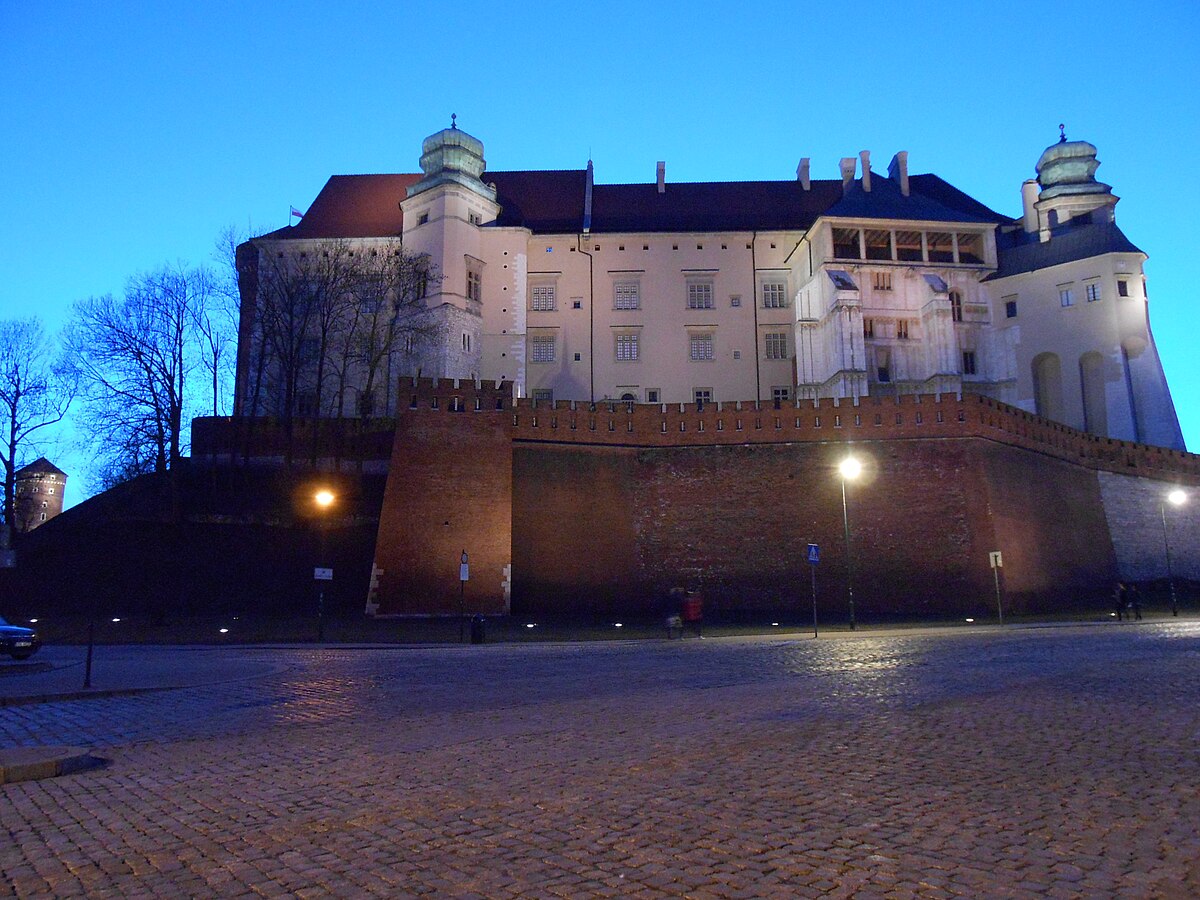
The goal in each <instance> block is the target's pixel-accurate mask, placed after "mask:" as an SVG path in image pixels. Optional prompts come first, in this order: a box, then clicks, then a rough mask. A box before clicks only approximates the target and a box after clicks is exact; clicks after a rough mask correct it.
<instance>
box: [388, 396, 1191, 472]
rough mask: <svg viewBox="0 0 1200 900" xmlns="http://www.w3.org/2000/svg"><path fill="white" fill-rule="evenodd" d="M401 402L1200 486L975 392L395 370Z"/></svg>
mask: <svg viewBox="0 0 1200 900" xmlns="http://www.w3.org/2000/svg"><path fill="white" fill-rule="evenodd" d="M399 389H400V392H401V393H400V396H401V397H402V398H403V397H405V396H407V397H408V398H409V404H408V410H407V411H406V410H403V409H402V410H401V415H405V414H406V413H407V414H411V413H414V412H420V411H434V410H436V411H439V412H449V413H488V414H491V415H494V416H496V417H497V418H500V417H501V416H503V418H504V419H505V422H506V425H507V428H508V430H509V435H510V437H511V438H512V440H514V441H538V442H549V443H562V444H596V445H603V446H620V447H702V446H723V445H740V444H788V443H795V442H801V441H816V442H838V441H841V442H846V443H852V442H859V441H887V440H911V439H929V438H961V437H982V438H987V439H990V440H995V441H999V442H1001V443H1004V444H1008V445H1011V446H1016V447H1021V448H1023V449H1026V450H1032V451H1035V452H1037V453H1041V454H1044V455H1047V456H1051V457H1054V458H1056V459H1060V460H1064V461H1066V462H1071V463H1074V464H1077V465H1082V466H1084V467H1086V468H1090V469H1096V470H1103V471H1108V472H1115V473H1118V474H1127V475H1130V474H1136V475H1142V476H1145V477H1149V478H1157V479H1161V480H1172V481H1178V482H1180V483H1184V484H1191V485H1200V455H1197V454H1194V453H1186V452H1183V451H1180V450H1170V449H1166V448H1162V447H1151V446H1148V445H1145V444H1135V443H1132V442H1129V441H1120V440H1114V439H1112V438H1106V437H1097V436H1096V435H1092V434H1087V433H1085V432H1081V431H1077V430H1075V429H1073V428H1070V427H1068V426H1066V425H1061V424H1059V423H1057V422H1051V421H1049V420H1046V419H1042V418H1040V417H1038V416H1036V415H1034V414H1032V413H1029V412H1026V411H1025V410H1022V409H1018V408H1016V407H1013V406H1009V405H1008V404H1005V403H1001V402H999V401H997V400H993V399H992V398H990V397H985V396H983V395H980V394H971V393H964V394H907V395H901V396H897V397H864V398H861V399H855V400H849V399H843V400H838V399H836V398H822V399H816V400H795V401H789V402H786V403H780V404H778V405H777V404H775V403H773V402H771V401H745V400H741V401H726V402H713V403H704V404H696V403H661V404H660V403H654V404H637V403H632V402H625V401H620V400H602V401H598V402H596V403H589V402H587V401H579V400H556V401H537V400H533V399H530V398H520V399H515V400H514V399H513V398H512V388H511V385H510V384H509V383H507V382H497V383H487V382H485V383H480V382H472V381H470V380H461V381H459V380H451V379H441V380H440V381H439V380H437V379H428V378H422V379H414V378H409V377H405V378H401V379H400V383H399Z"/></svg>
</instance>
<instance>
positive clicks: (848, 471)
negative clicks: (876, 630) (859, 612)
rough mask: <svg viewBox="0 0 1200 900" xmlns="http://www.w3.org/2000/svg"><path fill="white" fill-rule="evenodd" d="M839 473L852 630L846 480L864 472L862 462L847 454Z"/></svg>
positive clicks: (850, 479) (851, 479) (851, 575)
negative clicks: (840, 477)
mask: <svg viewBox="0 0 1200 900" xmlns="http://www.w3.org/2000/svg"><path fill="white" fill-rule="evenodd" d="M838 473H839V474H840V475H841V476H842V524H843V525H844V526H845V529H846V592H847V593H848V594H849V597H850V630H851V631H853V630H854V624H855V623H854V556H853V554H852V552H851V549H850V512H849V509H848V508H847V506H846V482H847V481H854V480H855V479H857V478H858V476H859V475H861V474H862V463H861V462H860V461H859V460H858V459H856V458H855V457H853V456H847V457H846V458H845V459H843V460H842V461H841V462H840V463H838Z"/></svg>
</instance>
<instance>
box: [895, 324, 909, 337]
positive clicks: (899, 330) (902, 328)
mask: <svg viewBox="0 0 1200 900" xmlns="http://www.w3.org/2000/svg"><path fill="white" fill-rule="evenodd" d="M896 337H898V338H899V339H900V340H902V341H907V340H908V319H897V320H896Z"/></svg>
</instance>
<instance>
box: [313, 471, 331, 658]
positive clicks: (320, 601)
mask: <svg viewBox="0 0 1200 900" xmlns="http://www.w3.org/2000/svg"><path fill="white" fill-rule="evenodd" d="M335 500H337V497H336V496H335V495H334V493H333V491H331V490H329V489H327V488H322V489H321V490H319V491H317V492H316V493H315V494H313V502H314V503H316V504H317V512H318V514H319V515H320V518H319V519H318V521H317V536H318V542H319V546H318V550H317V565H316V568H314V569H313V578H314V579H315V580H316V582H317V643H320V644H323V643H325V582H326V581H332V580H333V569H331V568H329V567H327V566H325V565H324V562H325V523H326V521H327V519H326V518H325V513H327V512H328V511H329V508H330V507H332V506H333V504H334V501H335Z"/></svg>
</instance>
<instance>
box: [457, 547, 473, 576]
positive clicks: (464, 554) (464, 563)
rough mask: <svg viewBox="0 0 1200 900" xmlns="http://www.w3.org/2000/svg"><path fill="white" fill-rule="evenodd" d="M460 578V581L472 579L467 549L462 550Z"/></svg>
mask: <svg viewBox="0 0 1200 900" xmlns="http://www.w3.org/2000/svg"><path fill="white" fill-rule="evenodd" d="M458 580H459V581H470V580H471V569H470V567H469V565H468V563H467V551H466V550H464V551H463V552H462V557H461V559H460V560H459V564H458Z"/></svg>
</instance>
